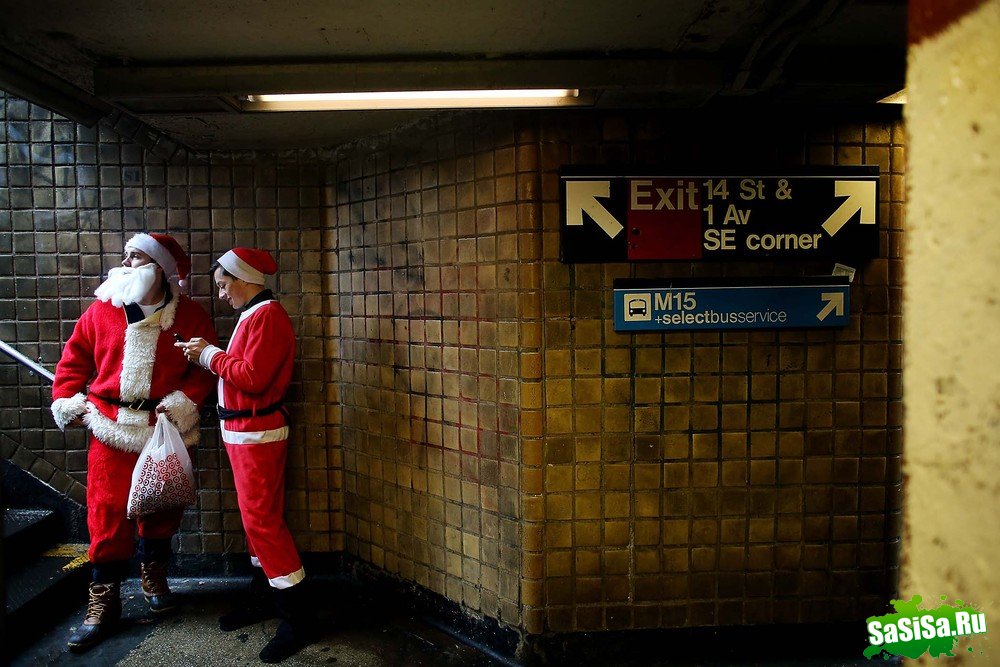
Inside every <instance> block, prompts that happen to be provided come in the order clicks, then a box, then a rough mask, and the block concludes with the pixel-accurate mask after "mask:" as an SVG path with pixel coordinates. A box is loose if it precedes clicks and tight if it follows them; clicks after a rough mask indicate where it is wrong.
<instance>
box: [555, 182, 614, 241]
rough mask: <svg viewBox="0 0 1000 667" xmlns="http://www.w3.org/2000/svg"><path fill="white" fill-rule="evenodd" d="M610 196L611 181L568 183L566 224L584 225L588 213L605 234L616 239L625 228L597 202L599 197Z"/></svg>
mask: <svg viewBox="0 0 1000 667" xmlns="http://www.w3.org/2000/svg"><path fill="white" fill-rule="evenodd" d="M610 196H611V181H566V224H567V225H573V226H576V225H582V224H583V213H584V211H586V213H587V215H589V216H590V217H591V218H593V219H594V222H596V223H597V224H598V225H600V227H601V229H603V230H604V233H605V234H607V235H608V236H610V237H611V238H615V237H616V236H618V234H620V233H621V231H622V230H623V229H625V228H624V227H622V224H621V223H620V222H618V220H616V219H615V216H613V215H611V213H609V212H608V209H606V208H604V205H603V204H601V202H599V201H597V197H610Z"/></svg>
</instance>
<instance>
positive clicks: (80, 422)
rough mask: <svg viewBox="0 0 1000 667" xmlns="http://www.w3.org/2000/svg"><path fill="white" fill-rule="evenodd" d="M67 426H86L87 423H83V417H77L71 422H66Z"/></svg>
mask: <svg viewBox="0 0 1000 667" xmlns="http://www.w3.org/2000/svg"><path fill="white" fill-rule="evenodd" d="M66 426H86V424H84V423H83V417H77V418H76V419H74V420H73V421H71V422H70V423H68V424H66Z"/></svg>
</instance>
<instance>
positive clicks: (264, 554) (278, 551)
mask: <svg viewBox="0 0 1000 667" xmlns="http://www.w3.org/2000/svg"><path fill="white" fill-rule="evenodd" d="M225 444H226V452H227V453H228V454H229V461H230V463H231V464H232V466H233V481H234V482H235V484H236V499H237V503H238V504H239V506H240V517H241V518H242V519H243V530H244V532H245V533H246V536H247V549H248V550H249V551H250V557H251V558H256V559H257V561H259V562H260V566H261V568H263V570H264V574H265V575H266V576H267V578H268V579H269V580H270V582H271V586H273V587H275V588H288V587H290V586H294V585H295V584H297V583H299V581H301V580H302V577H303V575H304V573H303V570H302V561H301V560H300V559H299V552H298V551H297V550H296V549H295V542H294V540H292V533H291V531H289V530H288V525H287V524H286V523H285V460H286V459H287V457H288V441H287V440H278V441H276V442H264V443H257V444H239V445H234V444H231V443H228V442H227V443H225Z"/></svg>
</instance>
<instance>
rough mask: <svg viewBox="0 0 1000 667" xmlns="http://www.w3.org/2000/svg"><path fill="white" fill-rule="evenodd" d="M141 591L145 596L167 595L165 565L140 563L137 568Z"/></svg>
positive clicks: (168, 589) (168, 588)
mask: <svg viewBox="0 0 1000 667" xmlns="http://www.w3.org/2000/svg"><path fill="white" fill-rule="evenodd" d="M139 574H140V578H141V579H142V590H143V592H144V593H146V594H147V595H168V594H169V593H170V586H169V585H168V584H167V564H166V563H161V562H156V561H154V562H150V563H142V564H141V565H140V567H139Z"/></svg>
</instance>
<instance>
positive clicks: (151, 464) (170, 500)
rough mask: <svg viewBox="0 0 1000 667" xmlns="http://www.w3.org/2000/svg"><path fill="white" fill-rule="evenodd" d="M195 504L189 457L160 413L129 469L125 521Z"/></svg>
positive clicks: (176, 434) (171, 427)
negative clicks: (149, 435)
mask: <svg viewBox="0 0 1000 667" xmlns="http://www.w3.org/2000/svg"><path fill="white" fill-rule="evenodd" d="M194 501H195V497H194V472H193V470H192V469H191V457H190V456H188V452H187V448H186V447H185V446H184V441H183V440H182V439H181V434H180V433H179V432H178V431H177V427H176V426H174V425H173V424H172V423H170V420H169V419H167V416H166V415H165V414H163V413H162V412H161V413H160V414H159V415H157V416H156V428H154V429H153V437H151V438H150V439H149V442H147V443H146V446H145V447H143V448H142V452H141V453H140V454H139V460H138V461H137V462H136V464H135V468H134V469H133V470H132V488H131V490H130V491H129V496H128V511H127V515H128V518H130V519H132V518H135V517H137V516H142V515H145V514H153V513H154V512H162V511H163V510H168V509H174V508H176V507H186V506H188V505H193V504H194Z"/></svg>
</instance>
